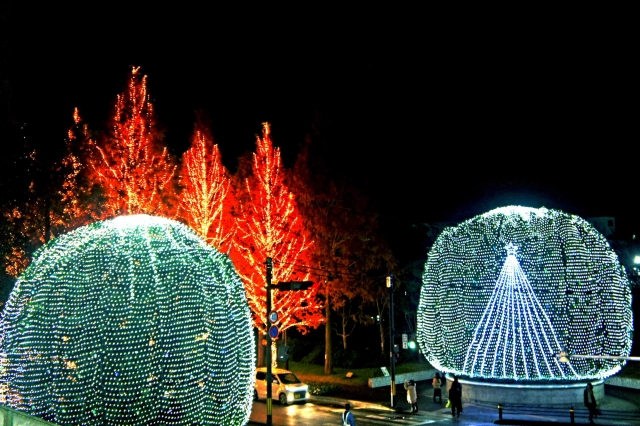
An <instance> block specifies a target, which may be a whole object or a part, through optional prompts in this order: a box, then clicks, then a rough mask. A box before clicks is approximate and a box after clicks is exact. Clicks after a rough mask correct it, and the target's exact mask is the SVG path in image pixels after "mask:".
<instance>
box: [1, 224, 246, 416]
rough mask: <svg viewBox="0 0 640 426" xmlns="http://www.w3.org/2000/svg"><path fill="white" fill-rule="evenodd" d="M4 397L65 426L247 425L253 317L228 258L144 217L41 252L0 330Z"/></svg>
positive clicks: (94, 229)
mask: <svg viewBox="0 0 640 426" xmlns="http://www.w3.org/2000/svg"><path fill="white" fill-rule="evenodd" d="M0 325H1V328H0V400H1V401H2V402H3V403H5V404H7V405H9V406H11V407H13V408H15V409H18V410H23V411H26V412H28V413H30V414H32V415H35V416H38V417H42V418H45V419H48V420H51V421H54V422H56V423H59V424H85V425H96V426H97V425H140V426H142V425H149V424H171V425H187V424H203V425H221V424H225V425H226V424H230V425H242V424H246V422H247V421H248V419H249V415H250V409H251V399H252V396H253V394H252V392H253V383H254V380H255V378H254V371H255V349H254V344H253V343H254V342H253V333H252V328H251V315H250V311H249V308H248V304H247V301H246V298H245V294H244V289H243V286H242V282H241V280H240V278H239V277H238V275H237V274H236V272H235V271H234V268H233V265H232V264H231V262H230V260H229V259H228V258H227V257H226V256H225V255H222V254H220V253H219V252H218V251H217V250H216V249H214V248H212V247H210V246H208V245H207V244H206V242H205V241H204V240H202V239H201V238H200V237H198V236H197V235H196V234H195V233H194V232H193V231H192V230H191V229H190V228H188V227H186V226H185V225H183V224H180V223H178V222H175V221H171V220H169V219H164V218H158V217H150V216H146V215H137V216H126V217H118V218H116V219H113V220H109V221H105V222H99V223H95V224H92V225H88V226H85V227H82V228H78V229H76V230H75V231H72V232H70V233H68V234H65V235H63V236H61V237H59V238H57V239H55V240H53V241H51V242H50V243H49V244H48V245H46V246H45V247H43V248H42V249H41V250H39V251H38V252H37V253H36V255H35V257H34V261H33V262H32V264H31V265H30V266H29V268H28V269H27V270H26V271H25V272H24V274H22V275H21V276H20V278H19V280H18V281H17V283H16V285H15V288H14V290H13V292H12V293H11V295H10V297H9V301H8V302H7V304H6V307H5V309H4V311H3V314H2V318H1V322H0Z"/></svg>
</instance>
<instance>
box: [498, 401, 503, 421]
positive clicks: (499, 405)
mask: <svg viewBox="0 0 640 426" xmlns="http://www.w3.org/2000/svg"><path fill="white" fill-rule="evenodd" d="M498 420H502V404H498Z"/></svg>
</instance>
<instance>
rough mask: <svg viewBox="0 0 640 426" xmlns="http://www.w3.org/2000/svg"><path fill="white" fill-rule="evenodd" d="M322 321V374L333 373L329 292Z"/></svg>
mask: <svg viewBox="0 0 640 426" xmlns="http://www.w3.org/2000/svg"><path fill="white" fill-rule="evenodd" d="M325 303H326V305H325V318H326V321H325V323H324V351H325V352H324V374H333V355H332V353H333V346H332V345H331V303H329V292H328V291H327V297H326V301H325Z"/></svg>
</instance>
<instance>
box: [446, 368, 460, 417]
mask: <svg viewBox="0 0 640 426" xmlns="http://www.w3.org/2000/svg"><path fill="white" fill-rule="evenodd" d="M449 401H451V415H452V416H456V411H457V414H458V417H460V413H462V385H461V384H460V382H459V381H458V376H453V383H451V388H450V389H449Z"/></svg>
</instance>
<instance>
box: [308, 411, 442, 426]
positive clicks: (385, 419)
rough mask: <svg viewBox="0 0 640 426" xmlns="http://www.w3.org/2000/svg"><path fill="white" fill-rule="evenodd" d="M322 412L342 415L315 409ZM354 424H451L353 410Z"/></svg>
mask: <svg viewBox="0 0 640 426" xmlns="http://www.w3.org/2000/svg"><path fill="white" fill-rule="evenodd" d="M317 408H319V409H320V410H322V411H325V412H328V411H331V412H334V413H336V414H338V415H340V414H342V412H343V410H342V409H335V408H328V407H327V408H326V409H323V408H321V407H317ZM354 415H355V418H356V423H357V424H358V426H360V425H366V426H377V425H390V424H393V425H414V426H418V425H430V424H435V423H440V424H442V423H451V418H434V417H432V416H429V417H427V416H426V415H412V414H398V413H394V412H389V413H379V414H378V413H367V412H366V411H364V410H363V411H361V410H357V409H356V410H354ZM329 425H335V423H323V424H322V426H329Z"/></svg>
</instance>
